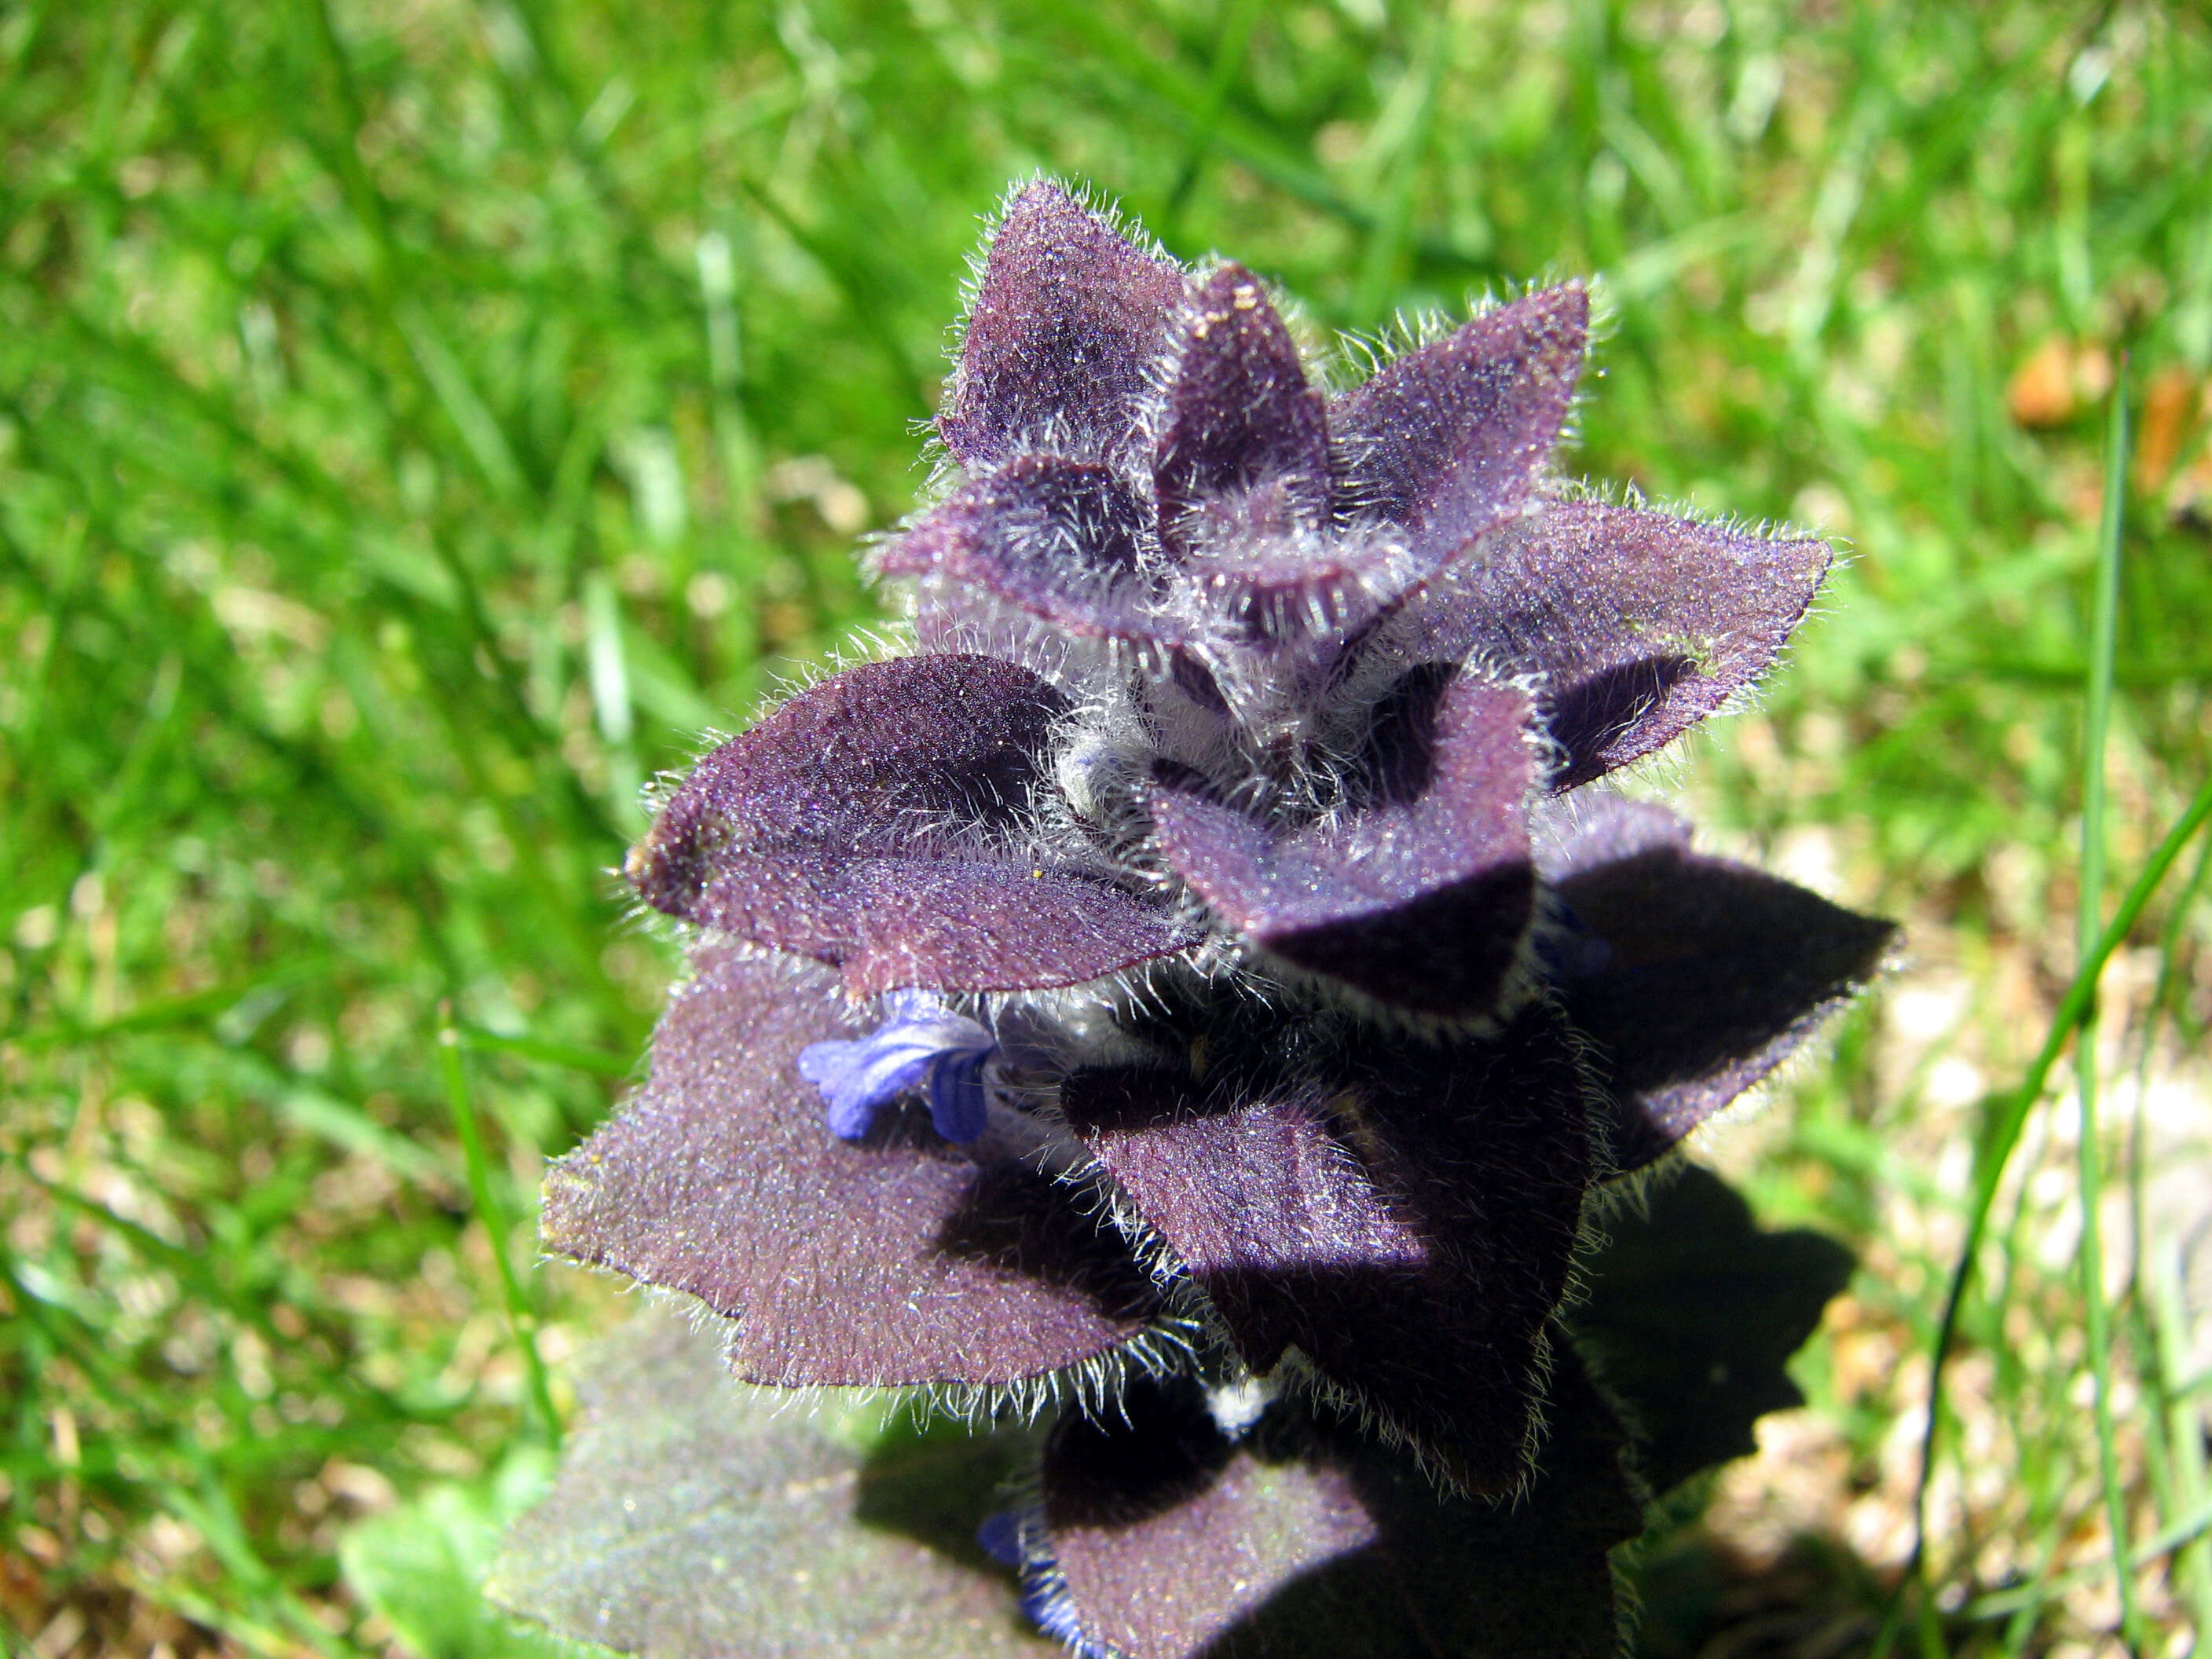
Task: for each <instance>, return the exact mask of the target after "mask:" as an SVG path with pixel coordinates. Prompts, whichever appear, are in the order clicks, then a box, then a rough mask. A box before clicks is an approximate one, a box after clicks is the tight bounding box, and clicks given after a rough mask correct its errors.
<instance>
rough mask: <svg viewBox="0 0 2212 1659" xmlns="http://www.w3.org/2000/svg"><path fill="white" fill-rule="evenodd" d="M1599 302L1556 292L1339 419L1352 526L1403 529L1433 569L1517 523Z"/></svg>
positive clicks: (1390, 376)
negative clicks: (1371, 522)
mask: <svg viewBox="0 0 2212 1659" xmlns="http://www.w3.org/2000/svg"><path fill="white" fill-rule="evenodd" d="M1588 333H1589V295H1588V294H1586V293H1585V292H1584V291H1583V288H1582V286H1581V285H1580V284H1579V283H1567V284H1565V285H1564V286H1562V287H1559V288H1553V289H1544V290H1543V291H1542V292H1541V293H1538V294H1531V295H1528V296H1527V297H1526V298H1524V299H1521V300H1516V301H1514V302H1513V303H1512V304H1510V305H1506V306H1501V307H1498V309H1497V310H1495V311H1492V312H1487V313H1484V314H1483V315H1482V316H1480V317H1478V318H1476V319H1474V321H1473V322H1471V323H1468V325H1466V326H1464V327H1463V328H1462V329H1460V330H1459V331H1457V332H1456V333H1455V334H1452V335H1450V336H1449V337H1446V338H1444V339H1442V340H1438V341H1437V342H1436V343H1433V344H1431V345H1426V346H1423V347H1421V348H1420V349H1418V350H1415V351H1410V352H1407V354H1406V355H1405V356H1402V357H1400V358H1398V359H1396V360H1395V362H1391V363H1389V364H1388V365H1387V366H1386V367H1385V368H1383V371H1382V372H1381V373H1380V374H1376V376H1375V377H1374V378H1373V379H1371V380H1369V381H1368V382H1367V383H1366V384H1365V385H1364V386H1360V387H1359V388H1358V390H1357V391H1354V392H1352V393H1350V394H1349V395H1348V396H1346V397H1344V398H1340V399H1338V401H1337V403H1336V404H1335V405H1334V407H1333V408H1332V409H1331V410H1330V414H1329V424H1330V427H1331V428H1332V429H1333V430H1334V433H1335V435H1336V438H1337V441H1338V442H1339V444H1340V447H1341V448H1342V450H1343V451H1344V453H1345V454H1346V458H1347V459H1346V468H1347V470H1346V475H1345V477H1343V478H1342V479H1341V480H1340V484H1339V489H1338V503H1337V511H1338V515H1339V516H1340V518H1345V519H1354V518H1364V517H1379V518H1382V519H1384V520H1389V521H1390V522H1391V523H1394V524H1397V525H1400V526H1403V527H1404V528H1405V530H1406V532H1407V537H1408V538H1409V541H1410V542H1411V544H1412V548H1413V553H1414V555H1415V558H1416V562H1418V563H1419V565H1420V566H1421V567H1422V568H1427V569H1433V568H1436V567H1437V565H1439V564H1441V563H1443V561H1445V560H1446V559H1449V558H1450V557H1451V556H1453V555H1454V554H1455V553H1457V552H1458V551H1459V550H1461V549H1462V548H1464V547H1466V546H1467V545H1468V544H1469V543H1470V542H1472V541H1474V539H1475V538H1477V537H1479V536H1480V535H1482V534H1484V533H1485V532H1487V531H1490V530H1492V529H1494V528H1495V527H1496V526H1498V525H1499V524H1502V523H1503V522H1504V521H1505V520H1507V519H1509V518H1510V517H1512V516H1513V514H1514V513H1516V512H1518V511H1519V510H1520V508H1521V506H1522V502H1523V501H1526V500H1527V499H1528V493H1529V490H1530V489H1531V488H1532V487H1533V486H1534V483H1535V482H1536V479H1537V477H1538V476H1539V475H1540V474H1541V471H1542V470H1543V466H1544V464H1545V462H1546V461H1547V459H1549V458H1550V455H1551V453H1552V447H1553V445H1554V444H1556V443H1557V442H1558V441H1559V432H1560V429H1561V428H1563V427H1564V426H1565V424H1566V418H1567V410H1568V407H1569V405H1570V404H1571V403H1572V402H1573V400H1574V392H1575V381H1576V380H1577V377H1578V376H1579V375H1580V374H1581V373H1582V363H1583V343H1584V341H1585V338H1586V337H1587V335H1588Z"/></svg>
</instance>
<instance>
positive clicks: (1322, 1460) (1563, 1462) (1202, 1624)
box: [1039, 1352, 1643, 1659]
mask: <svg viewBox="0 0 2212 1659" xmlns="http://www.w3.org/2000/svg"><path fill="white" fill-rule="evenodd" d="M1553 1382H1554V1387H1553V1401H1552V1406H1551V1411H1550V1416H1551V1420H1552V1425H1553V1426H1552V1432H1551V1436H1550V1438H1549V1440H1548V1442H1547V1444H1546V1445H1545V1446H1544V1447H1543V1449H1541V1452H1540V1453H1539V1454H1538V1457H1537V1464H1536V1468H1535V1471H1534V1478H1533V1479H1532V1480H1531V1482H1530V1484H1529V1487H1528V1492H1527V1495H1526V1496H1525V1497H1524V1498H1522V1501H1520V1502H1518V1503H1516V1504H1504V1505H1493V1504H1488V1503H1485V1502H1480V1501H1476V1500H1470V1499H1466V1498H1440V1497H1439V1496H1438V1495H1437V1492H1436V1490H1435V1488H1434V1487H1433V1486H1431V1484H1430V1482H1429V1481H1428V1480H1427V1479H1426V1478H1425V1476H1424V1475H1423V1474H1421V1473H1420V1472H1419V1470H1417V1469H1416V1468H1413V1466H1412V1465H1411V1464H1410V1463H1409V1462H1407V1461H1406V1460H1404V1459H1402V1458H1397V1457H1394V1456H1392V1455H1390V1454H1389V1453H1388V1452H1385V1451H1382V1450H1380V1449H1376V1448H1375V1447H1373V1446H1372V1445H1370V1444H1366V1443H1362V1441H1361V1439H1360V1437H1358V1435H1357V1434H1356V1433H1354V1432H1352V1431H1350V1430H1348V1429H1347V1428H1346V1426H1345V1425H1342V1424H1340V1423H1336V1422H1334V1421H1328V1420H1323V1421H1320V1422H1316V1421H1313V1420H1311V1419H1305V1418H1304V1417H1303V1416H1302V1414H1299V1413H1282V1414H1280V1415H1279V1416H1277V1417H1271V1419H1270V1420H1269V1421H1267V1422H1265V1423H1263V1424H1262V1425H1261V1429H1260V1431H1259V1432H1258V1433H1257V1434H1256V1435H1255V1436H1254V1437H1252V1438H1251V1439H1250V1440H1248V1441H1247V1442H1245V1443H1243V1444H1231V1443H1229V1442H1227V1441H1225V1440H1224V1439H1222V1438H1221V1437H1219V1436H1218V1433H1217V1432H1216V1431H1214V1430H1213V1427H1212V1423H1211V1421H1210V1420H1208V1419H1207V1418H1206V1413H1205V1412H1204V1409H1203V1407H1202V1406H1200V1405H1198V1404H1197V1403H1196V1402H1194V1401H1192V1400H1190V1399H1189V1398H1188V1397H1187V1396H1184V1397H1179V1396H1176V1395H1169V1394H1167V1393H1166V1392H1165V1391H1164V1390H1156V1389H1148V1390H1145V1391H1143V1392H1142V1393H1138V1394H1133V1396H1132V1401H1131V1405H1132V1409H1131V1412H1130V1413H1129V1419H1128V1420H1127V1422H1108V1423H1104V1424H1098V1423H1090V1422H1084V1421H1080V1420H1076V1419H1070V1420H1067V1421H1065V1422H1063V1423H1062V1424H1061V1425H1060V1427H1059V1429H1058V1430H1057V1431H1055V1433H1054V1437H1053V1438H1052V1440H1051V1441H1050V1442H1049V1443H1048V1445H1047V1448H1046V1452H1045V1461H1044V1479H1043V1486H1044V1509H1043V1515H1042V1533H1043V1536H1042V1539H1041V1540H1040V1541H1039V1542H1040V1544H1041V1545H1042V1548H1043V1549H1045V1550H1047V1551H1049V1552H1050V1557H1051V1560H1052V1562H1053V1564H1054V1569H1055V1570H1056V1572H1057V1576H1058V1579H1059V1582H1060V1585H1061V1586H1062V1587H1063V1598H1062V1600H1061V1602H1060V1606H1061V1609H1062V1612H1063V1614H1064V1616H1065V1618H1066V1620H1067V1621H1068V1622H1069V1623H1070V1624H1072V1626H1073V1634H1074V1635H1076V1636H1077V1637H1078V1638H1079V1639H1081V1640H1084V1641H1085V1642H1087V1643H1089V1644H1092V1645H1093V1646H1094V1647H1105V1646H1108V1645H1109V1644H1110V1646H1111V1648H1112V1649H1113V1650H1115V1651H1116V1652H1118V1653H1121V1654H1124V1655H1127V1656H1128V1659H1200V1656H1203V1659H1346V1656H1354V1655H1356V1656H1358V1659H1611V1656H1612V1655H1613V1653H1614V1652H1615V1651H1616V1650H1617V1644H1618V1641H1619V1630H1618V1626H1617V1614H1616V1613H1615V1611H1614V1608H1613V1579H1612V1574H1611V1570H1610V1567H1609V1565H1608V1563H1607V1559H1606V1556H1607V1550H1609V1549H1610V1548H1611V1547H1613V1545H1615V1544H1617V1543H1620V1542H1621V1541H1625V1540H1626V1539H1629V1538H1632V1537H1634V1536H1635V1535H1636V1534H1637V1533H1638V1532H1639V1531H1641V1530H1642V1526H1643V1517H1642V1511H1641V1506H1640V1505H1639V1504H1638V1502H1637V1498H1636V1494H1635V1492H1634V1490H1633V1488H1632V1486H1631V1485H1630V1483H1629V1482H1628V1480H1627V1479H1626V1476H1625V1475H1624V1474H1623V1473H1622V1470H1621V1467H1620V1450H1621V1443H1622V1436H1621V1433H1620V1426H1619V1425H1618V1424H1617V1423H1615V1422H1614V1421H1613V1417H1612V1414H1611V1413H1610V1412H1609V1411H1608V1410H1607V1407H1606V1406H1605V1404H1604V1402H1603V1401H1601V1399H1600V1398H1599V1397H1598V1396H1597V1395H1596V1393H1595V1390H1594V1389H1592V1388H1591V1387H1590V1384H1589V1380H1588V1378H1587V1376H1585V1375H1584V1374H1583V1370H1582V1368H1581V1366H1580V1365H1579V1364H1577V1362H1576V1360H1575V1358H1574V1356H1573V1354H1572V1353H1571V1352H1566V1353H1563V1354H1562V1356H1561V1359H1560V1363H1559V1366H1558V1367H1557V1370H1556V1372H1555V1375H1554V1379H1553Z"/></svg>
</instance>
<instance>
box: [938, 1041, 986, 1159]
mask: <svg viewBox="0 0 2212 1659" xmlns="http://www.w3.org/2000/svg"><path fill="white" fill-rule="evenodd" d="M989 1058H990V1053H989V1051H988V1050H987V1049H986V1050H981V1051H978V1052H975V1053H969V1054H945V1055H944V1056H942V1057H941V1058H939V1060H938V1062H937V1063H936V1064H935V1065H934V1066H931V1067H930V1070H929V1117H930V1121H932V1122H933V1123H934V1124H936V1125H937V1133H939V1134H941V1135H943V1136H944V1137H945V1139H947V1140H951V1141H963V1142H964V1141H969V1140H973V1139H975V1137H976V1136H978V1135H980V1134H981V1133H983V1131H984V1129H985V1128H986V1127H988V1125H989V1123H990V1121H991V1105H990V1100H989V1097H987V1095H985V1093H984V1092H983V1062H984V1061H985V1060H988V1059H989Z"/></svg>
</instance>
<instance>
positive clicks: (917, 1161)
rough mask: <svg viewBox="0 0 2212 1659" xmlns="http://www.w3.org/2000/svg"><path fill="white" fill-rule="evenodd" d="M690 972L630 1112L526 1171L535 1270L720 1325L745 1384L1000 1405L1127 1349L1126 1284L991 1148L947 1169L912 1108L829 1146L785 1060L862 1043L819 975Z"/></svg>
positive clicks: (738, 965)
mask: <svg viewBox="0 0 2212 1659" xmlns="http://www.w3.org/2000/svg"><path fill="white" fill-rule="evenodd" d="M696 969H697V974H696V978H694V979H693V980H692V981H691V982H690V984H688V985H685V986H684V987H681V988H680V989H679V990H678V992H677V993H676V994H674V995H673V996H672V997H671V1000H670V1003H669V1007H668V1012H666V1013H665V1015H664V1016H663V1017H662V1019H661V1023H660V1026H659V1030H658V1031H657V1032H656V1033H655V1034H654V1036H653V1068H652V1074H651V1077H650V1079H649V1080H648V1081H647V1084H646V1086H645V1087H644V1089H643V1090H641V1091H640V1092H639V1094H638V1096H637V1097H636V1098H635V1099H634V1100H633V1101H631V1102H630V1103H629V1105H628V1106H627V1107H626V1108H624V1109H623V1112H622V1114H621V1115H619V1116H618V1117H617V1118H616V1119H615V1120H614V1121H612V1122H611V1123H609V1124H607V1125H606V1126H605V1127H603V1128H601V1129H600V1130H599V1133H596V1134H595V1135H593V1136H592V1139H590V1140H588V1141H586V1143H585V1144H584V1145H583V1146H580V1147H579V1148H578V1149H577V1150H576V1151H574V1152H571V1153H569V1154H568V1156H567V1157H566V1158H562V1159H561V1160H560V1161H559V1162H558V1163H556V1164H554V1165H553V1166H552V1168H551V1170H550V1171H549V1172H548V1175H547V1177H546V1182H545V1197H544V1212H543V1214H542V1217H541V1218H540V1222H539V1226H540V1230H541V1231H542V1233H543V1235H544V1241H545V1246H546V1248H547V1249H550V1250H553V1251H555V1252H556V1253H558V1254H560V1255H567V1256H570V1257H573V1258H574V1259H575V1260H577V1261H584V1262H587V1263H590V1264H592V1265H594V1266H603V1267H613V1268H617V1269H619V1270H620V1271H621V1272H623V1273H628V1274H629V1275H630V1276H631V1277H632V1278H634V1279H642V1280H644V1281H645V1282H646V1283H647V1284H651V1285H664V1286H665V1287H667V1288H669V1289H671V1290H678V1291H685V1292H688V1293H689V1294H690V1295H692V1296H696V1297H698V1298H699V1299H700V1300H701V1301H702V1302H704V1303H706V1304H707V1305H708V1307H710V1308H712V1309H713V1310H714V1311H715V1312H717V1313H720V1314H724V1315H727V1316H731V1317H732V1318H734V1319H736V1320H737V1321H738V1324H737V1326H736V1328H735V1330H734V1332H733V1334H732V1337H731V1342H730V1358H731V1364H732V1366H733V1367H734V1368H735V1370H736V1371H737V1373H738V1375H739V1376H742V1377H744V1378H745V1379H746V1380H748V1381H750V1382H757V1383H778V1384H782V1385H787V1386H800V1385H805V1384H811V1383H825V1384H846V1383H852V1384H876V1385H891V1384H902V1383H930V1382H963V1383H1011V1382H1014V1381H1017V1380H1018V1379H1021V1378H1024V1377H1031V1376H1038V1375H1040V1374H1042V1373H1044V1372H1047V1371H1051V1370H1059V1369H1060V1368H1062V1367H1065V1366H1067V1365H1072V1364H1078V1363H1079V1362H1081V1361H1083V1360H1086V1359H1090V1358H1095V1357H1097V1356H1098V1355H1100V1354H1103V1353H1104V1352H1107V1351H1108V1350H1109V1349H1111V1348H1113V1347H1115V1346H1116V1345H1118V1344H1120V1343H1122V1342H1125V1341H1127V1340H1129V1339H1130V1338H1132V1337H1133V1336H1134V1335H1136V1334H1138V1333H1139V1330H1140V1329H1141V1328H1142V1327H1143V1325H1144V1323H1145V1322H1146V1319H1147V1318H1148V1317H1149V1316H1150V1315H1151V1314H1152V1310H1153V1309H1154V1307H1155V1298H1154V1297H1153V1296H1152V1292H1151V1291H1150V1290H1149V1288H1148V1286H1147V1284H1146V1279H1145V1278H1144V1276H1143V1274H1142V1273H1140V1272H1139V1270H1138V1269H1137V1268H1136V1267H1135V1265H1134V1264H1133V1262H1132V1261H1130V1260H1129V1259H1128V1257H1127V1252H1126V1251H1125V1250H1124V1249H1121V1246H1120V1244H1119V1242H1118V1240H1116V1239H1114V1238H1111V1237H1108V1236H1107V1235H1106V1234H1105V1233H1104V1232H1103V1231H1102V1230H1101V1226H1100V1224H1098V1223H1097V1222H1096V1221H1094V1220H1092V1219H1091V1218H1086V1217H1084V1216H1082V1215H1079V1213H1078V1212H1077V1211H1076V1209H1075V1208H1074V1207H1073V1199H1072V1198H1071V1197H1070V1195H1069V1194H1067V1193H1066V1190H1065V1189H1064V1188H1060V1187H1058V1186H1056V1185H1055V1184H1054V1182H1052V1181H1051V1180H1050V1179H1049V1178H1048V1177H1047V1176H1042V1175H1040V1174H1039V1173H1038V1172H1037V1170H1036V1168H1035V1166H1034V1164H1033V1161H1032V1160H1031V1159H1030V1158H1027V1157H1025V1156H1024V1150H1025V1149H1024V1148H1023V1147H1020V1146H1015V1145H1013V1144H1011V1143H1010V1142H1009V1141H1008V1140H1007V1139H1006V1138H1005V1135H1004V1134H1003V1133H1001V1132H1000V1130H998V1129H995V1128H994V1129H993V1130H991V1131H987V1133H985V1134H984V1135H983V1137H982V1138H981V1139H978V1140H976V1141H974V1142H972V1143H970V1144H969V1145H968V1146H963V1147H956V1146H951V1145H949V1144H948V1143H946V1142H945V1141H944V1140H942V1139H939V1137H938V1136H937V1135H936V1134H935V1133H934V1132H933V1131H932V1130H931V1129H929V1127H927V1124H928V1116H927V1112H926V1110H925V1109H922V1108H921V1106H920V1105H919V1104H918V1103H917V1104H915V1105H914V1106H913V1107H911V1108H910V1109H908V1110H907V1111H906V1112H903V1113H901V1114H897V1115H892V1114H885V1115H884V1117H883V1118H882V1119H879V1120H878V1126H877V1128H876V1131H875V1132H874V1133H872V1135H871V1136H870V1137H869V1138H868V1139H866V1140H865V1141H862V1142H859V1143H854V1142H849V1141H843V1140H839V1139H836V1138H835V1137H833V1136H832V1135H831V1134H830V1133H829V1129H828V1127H826V1125H825V1124H824V1122H823V1111H824V1105H823V1099H822V1097H821V1095H820V1094H819V1092H817V1090H816V1089H815V1087H814V1085H811V1084H810V1083H809V1082H807V1081H806V1080H805V1078H803V1077H802V1076H800V1075H799V1069H798V1059H799V1051H800V1050H801V1049H803V1048H805V1047H806V1046H807V1045H808V1044H810V1043H814V1042H825V1041H829V1040H831V1039H836V1038H850V1037H852V1036H855V1035H857V1034H858V1033H859V1032H860V1030H861V1029H862V1025H861V1023H860V1021H858V1020H856V1019H854V1018H852V1017H851V1016H850V1015H848V1013H847V1012H845V1007H844V1005H843V1004H842V1000H841V999H840V998H839V996H838V994H837V987H836V979H835V977H834V976H833V975H830V974H829V973H828V972H826V971H825V970H823V969H821V968H818V967H815V966H813V965H811V964H807V963H795V962H793V961H791V960H789V959H781V960H777V959H765V958H759V957H747V956H745V955H744V954H742V953H741V952H740V951H736V950H733V949H728V948H720V947H714V948H708V949H705V950H702V951H700V952H699V953H698V954H697V956H696Z"/></svg>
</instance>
